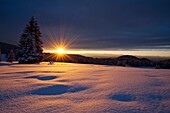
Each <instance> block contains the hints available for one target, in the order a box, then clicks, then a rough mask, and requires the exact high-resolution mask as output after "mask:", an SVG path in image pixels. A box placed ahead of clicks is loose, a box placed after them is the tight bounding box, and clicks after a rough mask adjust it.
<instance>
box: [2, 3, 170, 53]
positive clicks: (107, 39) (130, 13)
mask: <svg viewBox="0 0 170 113" xmlns="http://www.w3.org/2000/svg"><path fill="white" fill-rule="evenodd" d="M169 6H170V0H0V15H1V16H0V41H2V42H7V43H11V44H18V42H19V37H20V35H21V34H22V32H23V30H24V28H25V26H26V24H27V23H28V21H29V19H30V18H31V16H34V17H35V18H36V20H37V21H38V24H39V26H40V30H41V33H42V40H43V42H44V50H46V51H50V50H55V49H56V47H55V46H58V45H57V44H58V43H59V42H63V43H64V44H65V45H67V47H66V49H68V51H69V50H70V51H71V50H72V51H79V52H80V51H81V52H82V51H84V52H86V53H88V51H89V53H94V52H97V53H103V54H110V53H112V52H113V54H133V55H149V56H161V55H162V56H170V7H169ZM135 52H136V53H135ZM82 53H83V52H82Z"/></svg>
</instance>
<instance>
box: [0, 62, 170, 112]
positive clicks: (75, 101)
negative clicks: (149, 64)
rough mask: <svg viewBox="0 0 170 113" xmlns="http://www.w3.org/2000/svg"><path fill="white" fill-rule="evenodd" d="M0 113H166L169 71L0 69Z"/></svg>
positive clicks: (89, 67)
mask: <svg viewBox="0 0 170 113" xmlns="http://www.w3.org/2000/svg"><path fill="white" fill-rule="evenodd" d="M0 112H1V113H24V112H28V113H30V112H33V113H44V112H48V113H50V112H52V113H58V112H66V113H67V112H68V113H73V112H74V113H77V112H81V113H83V112H85V113H99V112H110V113H116V112H118V113H119V112H139V113H140V112H141V113H142V112H143V113H144V112H151V113H158V112H161V113H168V112H169V113H170V70H163V69H160V70H156V69H144V68H130V67H116V66H103V65H92V64H72V63H55V64H54V65H48V64H47V63H42V64H29V65H27V64H25V65H20V64H13V65H11V64H7V63H1V64H0Z"/></svg>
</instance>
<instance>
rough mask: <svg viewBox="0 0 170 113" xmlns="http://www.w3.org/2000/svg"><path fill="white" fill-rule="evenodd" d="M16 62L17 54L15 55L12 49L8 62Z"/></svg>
mask: <svg viewBox="0 0 170 113" xmlns="http://www.w3.org/2000/svg"><path fill="white" fill-rule="evenodd" d="M14 60H15V54H14V52H13V50H12V49H11V50H10V52H9V54H8V57H7V62H12V61H14Z"/></svg>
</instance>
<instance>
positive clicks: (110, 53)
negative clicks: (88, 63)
mask: <svg viewBox="0 0 170 113" xmlns="http://www.w3.org/2000/svg"><path fill="white" fill-rule="evenodd" d="M44 52H46V53H59V54H63V53H65V54H81V55H86V56H103V55H104V56H108V57H111V56H114V55H137V56H161V57H169V56H170V53H169V52H167V51H166V50H165V51H160V50H155V51H153V50H152V51H151V50H150V51H147V50H133V51H132V50H131V51H123V50H122V51H118V50H117V51H113V50H110V51H107V50H106V51H104V50H63V49H62V48H59V49H57V50H44Z"/></svg>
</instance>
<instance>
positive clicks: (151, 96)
mask: <svg viewBox="0 0 170 113" xmlns="http://www.w3.org/2000/svg"><path fill="white" fill-rule="evenodd" d="M143 97H144V98H143V99H144V100H157V101H160V100H163V96H162V95H158V94H147V95H143Z"/></svg>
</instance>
